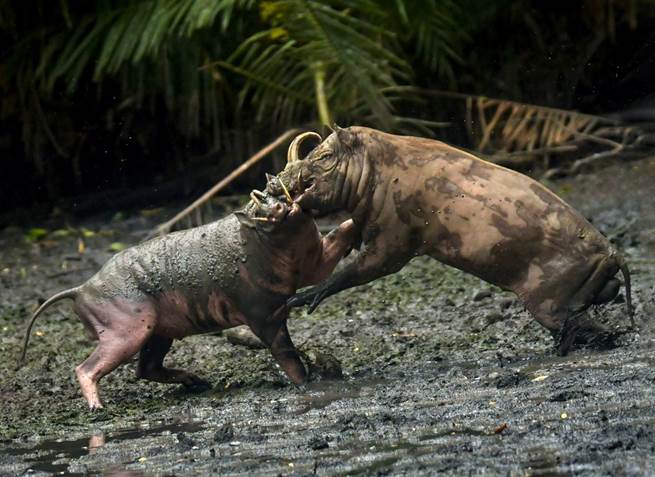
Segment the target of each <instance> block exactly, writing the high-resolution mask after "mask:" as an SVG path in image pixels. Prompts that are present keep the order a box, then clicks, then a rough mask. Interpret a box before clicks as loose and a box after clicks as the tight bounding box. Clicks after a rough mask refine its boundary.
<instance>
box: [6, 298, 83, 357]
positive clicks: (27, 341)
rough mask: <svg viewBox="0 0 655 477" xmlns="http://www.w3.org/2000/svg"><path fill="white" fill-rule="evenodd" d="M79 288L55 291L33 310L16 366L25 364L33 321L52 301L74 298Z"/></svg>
mask: <svg viewBox="0 0 655 477" xmlns="http://www.w3.org/2000/svg"><path fill="white" fill-rule="evenodd" d="M78 290H79V287H75V288H70V289H68V290H64V291H62V292H59V293H57V294H56V295H53V296H51V297H50V298H48V299H47V300H46V301H45V302H44V303H43V304H42V305H41V306H40V307H39V308H38V309H37V310H36V311H35V312H34V315H32V319H31V320H30V324H29V325H27V330H26V331H25V340H24V341H23V352H22V353H21V355H20V359H19V360H18V367H19V368H20V367H21V366H23V364H25V354H26V353H27V344H28V343H29V341H30V333H32V326H34V322H35V321H36V319H37V317H38V316H39V315H40V314H41V312H43V310H45V309H46V308H48V307H49V306H50V305H52V304H53V303H55V302H57V301H59V300H62V299H64V298H73V299H74V298H75V297H76V296H77V292H78Z"/></svg>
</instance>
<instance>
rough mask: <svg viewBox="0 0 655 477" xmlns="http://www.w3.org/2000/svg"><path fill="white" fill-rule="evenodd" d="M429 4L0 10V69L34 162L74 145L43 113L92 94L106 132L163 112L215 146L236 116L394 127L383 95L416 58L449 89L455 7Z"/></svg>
mask: <svg viewBox="0 0 655 477" xmlns="http://www.w3.org/2000/svg"><path fill="white" fill-rule="evenodd" d="M428 3H429V5H426V4H425V3H424V2H417V1H409V0H408V1H404V0H394V1H388V2H381V3H378V2H371V1H370V0H342V1H339V0H331V1H326V2H323V1H310V0H277V1H264V2H255V1H253V0H217V1H209V0H203V1H198V0H163V1H158V0H122V1H119V2H109V1H99V2H96V3H94V4H78V3H72V2H70V1H69V0H61V1H60V2H47V1H45V0H40V1H39V2H37V6H36V9H34V8H31V7H30V8H28V7H27V6H25V7H23V6H22V5H21V4H17V3H13V2H9V1H7V0H5V1H0V28H1V29H2V33H3V36H5V37H9V38H13V39H14V41H13V46H12V48H11V50H10V51H9V52H8V54H7V56H6V57H5V60H4V61H3V68H4V69H6V70H7V71H8V72H9V77H10V78H11V79H13V81H14V84H13V85H12V86H14V87H15V90H16V91H17V93H18V94H17V96H18V97H19V98H20V100H19V103H20V106H17V105H15V106H16V107H15V108H14V110H13V111H11V112H15V111H16V108H20V109H22V110H23V113H22V114H23V115H24V116H25V117H27V118H28V120H27V122H26V124H25V126H24V128H23V136H24V141H25V143H26V147H28V155H30V156H33V157H35V156H41V155H42V149H43V148H44V147H46V146H48V145H49V147H54V148H55V149H56V150H57V153H58V154H59V155H60V156H69V155H70V154H72V151H74V150H75V148H76V143H75V141H74V140H71V141H65V140H62V139H61V137H59V135H58V134H57V133H56V131H54V130H53V129H56V127H54V126H53V125H52V124H51V120H50V119H49V118H47V117H46V115H45V114H44V113H43V107H42V103H43V102H44V101H47V100H48V98H51V97H52V96H53V95H54V94H57V93H58V92H61V91H64V92H65V94H67V95H69V96H71V97H72V96H73V95H75V94H76V93H78V92H79V91H80V89H84V90H88V88H89V86H90V85H93V84H95V86H93V88H96V90H97V92H98V94H99V95H102V94H103V88H104V89H108V88H112V90H113V89H114V88H115V86H114V85H116V84H118V85H119V92H120V96H119V97H120V100H119V101H117V102H115V104H113V105H112V106H110V107H109V109H108V110H107V111H105V113H106V114H108V115H109V116H108V117H107V121H108V124H110V123H111V118H112V117H113V116H115V114H120V113H122V112H124V111H126V110H127V111H129V110H130V109H135V110H138V109H141V108H144V107H150V108H155V107H156V105H157V104H159V103H160V102H163V104H164V105H165V107H166V109H167V110H168V113H169V114H171V115H174V117H176V118H177V119H178V120H177V121H176V123H177V125H178V128H179V130H180V131H181V132H182V133H183V134H184V135H185V136H187V137H193V136H196V135H199V134H201V133H204V134H206V133H207V132H208V131H209V132H210V136H212V137H213V138H214V141H213V142H214V144H216V147H219V146H220V144H221V141H220V140H221V138H225V137H226V136H227V134H226V133H227V131H226V129H228V128H230V127H234V126H235V125H238V124H239V122H240V120H239V119H238V118H239V117H246V118H250V119H252V120H255V121H257V122H266V123H268V124H269V125H272V126H274V127H279V128H281V127H284V126H286V125H289V124H290V123H294V124H297V123H299V122H307V121H310V122H311V121H314V120H317V119H318V120H320V121H321V122H324V123H327V122H331V121H333V120H337V121H346V122H347V121H350V120H353V119H354V118H359V119H360V120H364V121H366V122H369V123H371V124H373V125H377V126H381V127H386V128H393V127H394V121H395V119H397V118H394V116H393V114H394V112H395V108H394V101H395V100H397V99H398V98H397V95H395V96H391V95H389V93H388V92H387V93H385V91H388V90H389V88H390V87H394V86H397V85H400V84H406V83H408V82H409V81H411V77H412V68H411V67H410V60H412V59H413V57H414V55H416V56H418V57H419V58H420V59H421V61H422V62H423V63H424V64H425V65H426V67H427V68H428V69H429V70H431V71H434V72H436V73H437V74H438V75H440V76H441V77H443V78H444V79H445V81H447V82H448V83H450V84H452V82H453V81H454V75H453V72H452V65H451V63H452V62H456V61H460V57H459V53H458V49H459V48H460V41H461V40H462V38H463V36H462V35H460V34H459V33H457V32H456V30H457V28H456V25H457V15H458V14H459V10H458V8H457V6H456V5H457V4H456V3H455V2H454V1H451V0H444V1H437V0H432V1H430V2H428ZM407 52H411V53H409V54H408V53H407ZM414 52H415V53H414ZM7 86H9V85H5V87H7ZM9 89H10V90H11V86H9ZM235 109H236V110H235ZM235 113H236V114H237V116H234V114H235ZM4 115H5V116H7V115H8V111H6V110H5V111H4ZM235 118H236V119H235ZM235 121H236V123H235ZM42 169H43V168H41V170H42Z"/></svg>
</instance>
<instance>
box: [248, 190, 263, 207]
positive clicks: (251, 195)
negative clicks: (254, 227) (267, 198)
mask: <svg viewBox="0 0 655 477" xmlns="http://www.w3.org/2000/svg"><path fill="white" fill-rule="evenodd" d="M250 199H251V200H252V201H253V202H254V203H255V204H257V208H258V209H259V208H261V206H262V203H261V202H260V200H259V199H258V198H257V196H256V195H255V191H252V192H251V193H250Z"/></svg>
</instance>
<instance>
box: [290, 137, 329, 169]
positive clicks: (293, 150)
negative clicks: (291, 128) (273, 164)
mask: <svg viewBox="0 0 655 477" xmlns="http://www.w3.org/2000/svg"><path fill="white" fill-rule="evenodd" d="M309 137H314V138H316V139H318V141H319V142H321V141H322V140H323V138H322V137H321V135H320V134H318V133H315V132H312V131H310V132H305V133H302V134H298V135H297V136H296V138H295V139H294V140H293V141H291V144H290V145H289V150H288V151H287V162H294V161H299V160H300V156H299V151H300V145H301V144H302V142H303V141H304V140H305V139H307V138H309Z"/></svg>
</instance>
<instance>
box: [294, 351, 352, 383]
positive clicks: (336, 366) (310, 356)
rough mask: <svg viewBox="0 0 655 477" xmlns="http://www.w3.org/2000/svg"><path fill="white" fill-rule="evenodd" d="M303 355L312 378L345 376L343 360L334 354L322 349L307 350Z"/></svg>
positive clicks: (339, 377)
mask: <svg viewBox="0 0 655 477" xmlns="http://www.w3.org/2000/svg"><path fill="white" fill-rule="evenodd" d="M303 357H304V358H305V361H306V362H307V364H308V367H309V377H310V380H315V379H319V380H320V379H342V378H343V370H342V367H341V362H340V361H339V360H338V359H337V358H336V357H334V356H333V355H331V354H329V353H323V352H320V351H307V352H306V353H304V356H303Z"/></svg>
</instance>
